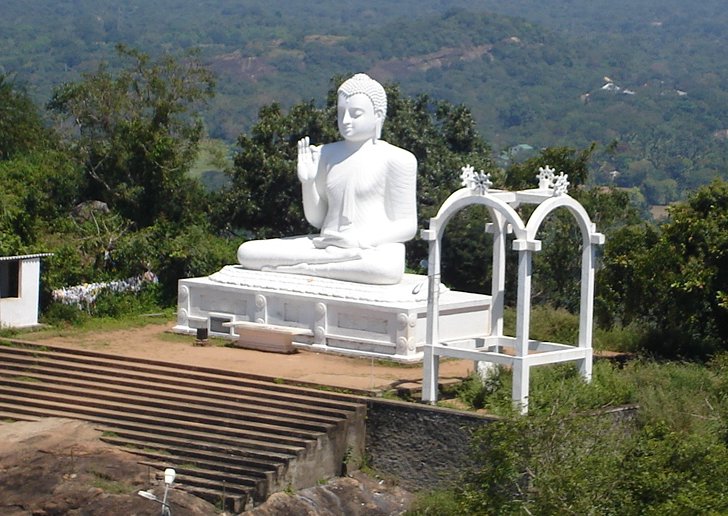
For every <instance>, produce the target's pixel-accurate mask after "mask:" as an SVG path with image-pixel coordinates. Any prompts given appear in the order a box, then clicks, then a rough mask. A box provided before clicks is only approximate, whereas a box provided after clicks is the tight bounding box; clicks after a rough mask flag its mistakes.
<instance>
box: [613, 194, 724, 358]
mask: <svg viewBox="0 0 728 516" xmlns="http://www.w3.org/2000/svg"><path fill="white" fill-rule="evenodd" d="M669 213H670V218H669V220H668V221H667V222H666V223H665V224H663V225H662V226H660V227H659V228H658V230H657V231H654V230H650V229H647V230H644V229H639V228H635V227H627V228H624V229H623V230H622V231H620V232H618V233H617V235H616V236H615V239H614V243H613V244H612V245H610V246H608V247H607V250H606V252H605V256H604V265H605V271H604V277H603V278H602V279H601V284H602V285H603V286H604V287H605V288H604V291H603V293H602V296H603V303H604V307H609V308H614V307H615V306H619V305H620V304H623V306H624V308H623V309H622V311H621V312H618V313H619V317H617V319H621V321H622V322H629V321H637V322H639V323H640V324H642V325H643V327H644V328H646V329H648V330H649V337H648V339H647V340H646V342H645V346H646V348H647V349H648V350H650V351H652V352H655V353H659V354H662V355H668V356H684V357H697V358H703V357H707V356H710V355H712V354H714V353H716V352H717V351H719V350H725V349H726V347H727V346H728V288H727V287H726V286H727V285H728V230H727V229H726V228H728V183H727V182H725V181H716V182H713V183H712V184H710V185H708V186H706V187H703V188H701V189H700V190H698V191H696V192H695V193H693V194H692V195H690V196H689V198H688V199H687V200H686V201H684V202H681V203H679V204H676V205H673V206H672V207H671V208H670V210H669Z"/></svg>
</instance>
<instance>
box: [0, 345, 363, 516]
mask: <svg viewBox="0 0 728 516" xmlns="http://www.w3.org/2000/svg"><path fill="white" fill-rule="evenodd" d="M365 413H366V406H365V404H364V403H363V401H362V400H361V399H358V398H356V397H355V396H350V395H345V394H339V393H335V392H330V391H325V390H319V389H311V388H305V387H298V386H293V385H286V384H284V383H282V382H280V381H276V380H275V379H272V378H267V377H262V376H256V375H250V374H242V373H237V372H231V371H224V370H215V369H209V368H198V367H195V366H186V365H180V364H171V363H166V362H159V361H154V360H146V359H140V358H129V357H119V356H114V355H109V354H103V353H96V352H90V351H85V350H75V349H69V348H59V347H47V346H39V345H35V344H31V343H27V342H21V341H17V340H12V341H11V340H0V420H6V421H12V420H19V421H33V420H36V419H39V418H43V417H70V418H75V419H81V420H85V421H89V422H91V423H93V425H94V426H95V427H96V428H98V429H99V430H101V431H102V432H103V433H102V436H103V437H102V439H103V440H104V441H106V442H108V443H111V444H114V445H119V446H123V447H124V448H125V449H126V450H128V451H131V452H133V453H135V454H138V455H139V457H140V462H141V463H143V464H146V465H149V466H150V467H153V468H156V469H159V470H163V469H165V468H167V467H172V468H174V469H175V470H176V472H177V479H176V485H177V486H178V487H179V488H181V489H185V490H187V491H189V492H191V493H193V494H196V495H198V496H200V497H202V498H205V499H206V500H208V501H210V502H212V503H216V504H223V505H225V506H226V508H227V509H229V510H232V511H235V512H239V511H241V510H243V509H244V508H245V507H246V506H247V507H250V506H251V505H253V504H256V503H259V502H260V501H262V500H264V499H265V498H266V497H267V496H268V495H269V494H271V493H273V492H276V491H281V490H285V489H287V488H295V489H299V488H304V487H310V486H312V485H314V484H315V483H316V482H317V481H318V480H321V479H323V478H329V477H331V476H335V475H337V474H339V473H340V471H341V468H342V464H343V463H344V462H345V461H346V460H347V458H349V457H351V456H357V454H358V455H359V456H361V453H363V447H364V419H365Z"/></svg>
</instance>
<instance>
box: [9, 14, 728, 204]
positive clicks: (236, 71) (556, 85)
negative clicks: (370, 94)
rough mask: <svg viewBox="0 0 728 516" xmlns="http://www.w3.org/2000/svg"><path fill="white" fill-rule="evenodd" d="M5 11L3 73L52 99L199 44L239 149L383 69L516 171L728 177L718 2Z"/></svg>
mask: <svg viewBox="0 0 728 516" xmlns="http://www.w3.org/2000/svg"><path fill="white" fill-rule="evenodd" d="M2 11H3V16H2V17H0V73H2V74H6V75H9V76H10V77H12V78H14V79H15V80H16V81H17V82H21V83H24V84H26V85H27V88H28V89H29V91H30V92H31V93H32V94H33V96H34V98H36V99H37V100H38V102H40V103H44V102H45V101H46V100H47V99H48V97H49V95H50V92H51V91H52V88H53V86H55V85H58V84H60V83H62V82H64V81H70V80H76V79H77V78H78V77H79V75H80V74H81V73H83V72H84V71H91V70H94V69H95V68H96V66H98V64H99V63H100V62H102V61H111V63H112V65H113V61H114V59H115V56H114V51H113V49H114V46H115V44H116V43H119V42H121V43H125V44H128V45H130V46H133V47H136V48H139V49H141V50H143V51H146V52H149V53H158V52H162V51H172V52H177V51H179V50H181V49H186V48H192V47H195V48H199V49H200V51H201V52H202V55H203V58H204V60H205V62H207V63H208V65H209V66H210V68H211V69H212V70H214V71H215V72H216V74H217V76H218V94H217V96H216V98H215V99H214V100H213V102H212V103H211V105H210V107H209V110H208V112H207V113H206V123H207V126H208V130H209V132H210V134H211V136H212V137H214V138H218V139H222V140H226V141H228V142H232V141H234V140H235V138H236V137H237V135H238V134H239V133H240V132H241V131H245V130H247V129H248V128H250V126H251V125H252V123H253V122H254V121H255V119H256V116H257V111H258V109H259V108H260V107H261V106H263V105H266V104H269V103H271V102H279V103H281V104H282V105H284V106H288V105H291V104H293V103H296V102H299V101H301V100H308V99H316V100H317V102H319V101H320V102H323V99H324V97H325V93H326V91H327V90H328V88H329V85H330V84H329V83H330V80H331V78H332V77H333V76H334V75H346V74H349V73H352V72H355V71H367V72H369V73H371V74H372V75H373V76H374V77H376V78H377V79H379V80H380V81H382V82H389V81H395V82H398V83H399V84H400V85H401V87H402V89H403V91H404V92H405V93H408V94H419V93H426V94H429V95H431V96H433V97H436V98H442V99H445V100H448V101H451V102H454V103H463V104H465V105H467V106H468V107H469V108H470V109H471V110H472V111H473V114H474V116H475V118H476V120H477V121H478V124H479V128H480V132H481V134H482V135H483V136H484V137H485V139H486V140H487V141H488V142H489V143H491V145H492V146H493V147H494V149H495V151H496V152H497V153H500V154H502V158H503V159H504V160H508V159H512V158H515V157H516V156H515V151H516V150H518V149H522V148H524V146H525V145H528V146H530V147H533V148H541V147H546V146H555V145H568V146H572V147H584V146H587V145H589V144H590V143H591V142H592V141H595V142H597V143H598V144H599V147H598V152H597V155H596V159H595V162H594V168H595V170H594V174H593V177H594V178H595V179H596V180H597V181H598V182H601V183H612V182H613V183H615V184H617V185H618V186H625V187H631V186H638V187H640V188H641V190H642V192H643V193H644V194H645V196H646V197H647V199H648V201H650V202H651V203H652V204H663V203H666V202H669V201H672V200H674V199H677V198H680V197H681V195H682V193H683V192H684V191H685V190H686V189H691V188H694V187H695V186H698V185H700V184H704V183H706V182H708V181H710V180H711V179H712V178H713V177H723V178H726V177H728V167H727V166H726V165H727V164H728V163H727V161H728V148H727V147H728V141H727V140H728V116H727V115H728V112H727V110H728V92H727V91H726V87H725V86H724V85H725V84H728V62H726V61H728V56H726V55H725V53H724V52H722V49H723V48H725V43H726V41H725V40H726V39H727V38H728V35H726V34H725V31H724V30H723V28H724V27H725V26H726V25H727V22H728V14H726V13H725V9H724V6H722V5H720V4H719V2H718V1H717V0H706V1H705V2H702V3H701V4H700V5H688V4H686V3H683V2H677V1H675V0H666V1H662V2H657V1H654V0H641V1H635V2H626V1H624V0H615V1H612V2H607V1H605V0H597V1H594V2H573V1H570V0H549V1H546V2H543V1H542V2H540V3H539V2H535V1H532V0H515V1H513V2H507V3H505V4H504V3H500V2H495V1H491V0H477V1H469V2H464V1H457V0H455V1H451V2H448V3H447V6H443V5H442V3H441V2H436V1H434V0H421V1H412V0H404V1H401V2H387V1H384V0H373V1H371V2H367V4H366V6H364V7H362V6H361V5H357V3H354V2H333V1H332V0H323V1H321V2H317V3H315V5H312V4H309V3H303V2H298V1H286V2H283V1H281V0H268V1H265V2H263V1H257V0H251V1H248V2H245V5H242V4H238V3H235V2H220V1H215V2H212V1H204V0H203V1H195V2H191V1H187V0H184V1H179V0H176V1H174V2H172V1H171V0H160V1H158V2H153V3H148V2H141V1H134V0H132V1H129V2H124V3H123V4H119V3H112V2H110V1H109V0H96V1H90V0H67V1H56V2H50V1H41V0H28V1H20V0H9V1H6V2H4V4H3V7H2ZM494 13H499V14H494ZM519 145H520V147H519Z"/></svg>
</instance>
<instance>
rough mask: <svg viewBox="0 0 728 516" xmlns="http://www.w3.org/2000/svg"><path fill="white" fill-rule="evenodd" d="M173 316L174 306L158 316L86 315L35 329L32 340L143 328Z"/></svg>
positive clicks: (166, 320) (169, 320)
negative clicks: (75, 322) (71, 322)
mask: <svg viewBox="0 0 728 516" xmlns="http://www.w3.org/2000/svg"><path fill="white" fill-rule="evenodd" d="M175 317H176V312H175V309H174V308H169V309H166V310H164V312H163V315H160V316H158V317H157V316H155V317H148V316H146V315H144V314H137V315H124V316H120V317H88V318H84V319H83V320H82V321H80V322H79V323H77V324H73V325H70V324H60V325H57V326H48V327H46V328H44V329H42V330H39V331H35V332H33V340H43V339H44V338H55V337H74V336H80V335H85V334H88V333H95V332H105V331H115V330H128V329H134V328H143V327H145V326H149V325H150V324H160V323H162V322H171V321H173V320H174V319H175Z"/></svg>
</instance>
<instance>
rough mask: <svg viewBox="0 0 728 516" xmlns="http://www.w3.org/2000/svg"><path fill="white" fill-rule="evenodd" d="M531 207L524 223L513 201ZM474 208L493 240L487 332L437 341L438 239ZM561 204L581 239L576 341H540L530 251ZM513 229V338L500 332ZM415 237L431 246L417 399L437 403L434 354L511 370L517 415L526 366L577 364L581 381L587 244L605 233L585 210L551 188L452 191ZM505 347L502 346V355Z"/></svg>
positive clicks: (587, 319)
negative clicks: (533, 334) (482, 212)
mask: <svg viewBox="0 0 728 516" xmlns="http://www.w3.org/2000/svg"><path fill="white" fill-rule="evenodd" d="M524 203H528V204H537V205H538V206H537V207H536V209H535V210H534V212H533V213H532V214H531V217H529V220H528V223H527V224H524V222H523V220H522V219H521V217H520V216H519V215H518V213H517V212H516V211H515V209H514V208H513V206H518V205H520V204H524ZM473 205H484V206H486V207H487V208H488V210H489V213H490V215H491V218H492V220H493V224H491V228H492V233H493V238H494V245H493V282H492V285H493V290H492V298H491V320H490V325H489V331H488V334H487V335H485V334H484V335H477V336H473V338H471V339H460V340H459V341H457V342H441V341H440V338H439V327H438V320H439V291H440V265H441V264H440V257H441V247H442V236H443V234H444V230H445V228H446V226H447V224H448V222H449V221H450V219H451V218H452V217H453V216H454V215H455V214H456V213H457V212H459V211H461V210H462V209H465V208H467V207H469V206H473ZM561 207H565V208H567V209H568V210H569V211H570V212H571V213H572V214H573V215H574V217H575V219H576V221H577V224H578V225H579V227H580V229H581V232H582V238H583V246H582V275H581V299H580V319H579V342H578V345H577V346H576V347H575V346H570V345H567V344H559V343H554V342H540V341H534V340H531V339H530V338H529V331H530V312H531V276H532V254H533V253H534V252H538V251H540V250H541V242H540V241H539V240H537V239H536V234H537V232H538V230H539V229H540V227H541V224H542V223H543V221H544V220H545V218H546V217H547V216H548V215H549V214H550V213H551V212H553V211H554V210H556V209H558V208H561ZM509 229H512V231H513V232H514V236H515V240H514V241H513V249H514V250H515V251H517V252H518V292H517V321H516V336H515V337H507V336H504V335H503V299H504V297H505V296H504V288H505V247H506V234H507V233H508V230H509ZM422 237H423V238H424V239H425V240H428V241H429V243H430V251H429V261H428V278H429V290H428V306H427V336H426V342H425V353H424V355H425V357H424V381H423V391H422V399H423V401H429V402H434V401H436V400H437V378H438V369H439V367H438V365H439V357H440V356H450V357H458V358H467V359H471V360H474V361H477V362H481V361H485V362H493V363H496V364H505V365H510V366H511V367H512V368H513V388H512V398H513V402H514V403H515V404H517V405H519V406H520V409H521V411H522V412H526V411H527V409H528V384H529V373H530V367H532V366H535V365H541V364H548V363H555V362H563V361H576V362H577V363H578V364H579V367H580V370H581V373H582V375H583V376H584V378H585V379H587V380H589V379H590V378H591V363H592V350H591V340H592V314H593V296H594V264H595V260H594V255H595V252H594V246H595V245H599V244H602V243H603V242H604V237H603V236H602V235H601V234H599V233H597V232H596V231H595V228H594V224H593V223H592V222H591V219H590V218H589V215H588V214H587V212H586V210H585V209H584V207H583V206H582V205H581V204H580V203H579V202H577V201H576V200H575V199H573V198H572V197H570V196H568V195H565V194H564V195H556V194H555V193H554V190H553V189H549V188H545V189H539V190H526V191H522V192H502V191H494V192H476V191H474V190H470V189H468V188H463V189H461V190H458V191H456V192H454V193H453V194H452V195H451V196H450V197H448V199H447V200H446V201H445V202H444V203H443V205H442V206H441V207H440V209H439V210H438V213H437V215H436V216H435V217H433V218H432V219H430V227H429V229H427V230H423V231H422ZM504 351H508V352H506V353H504Z"/></svg>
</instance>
